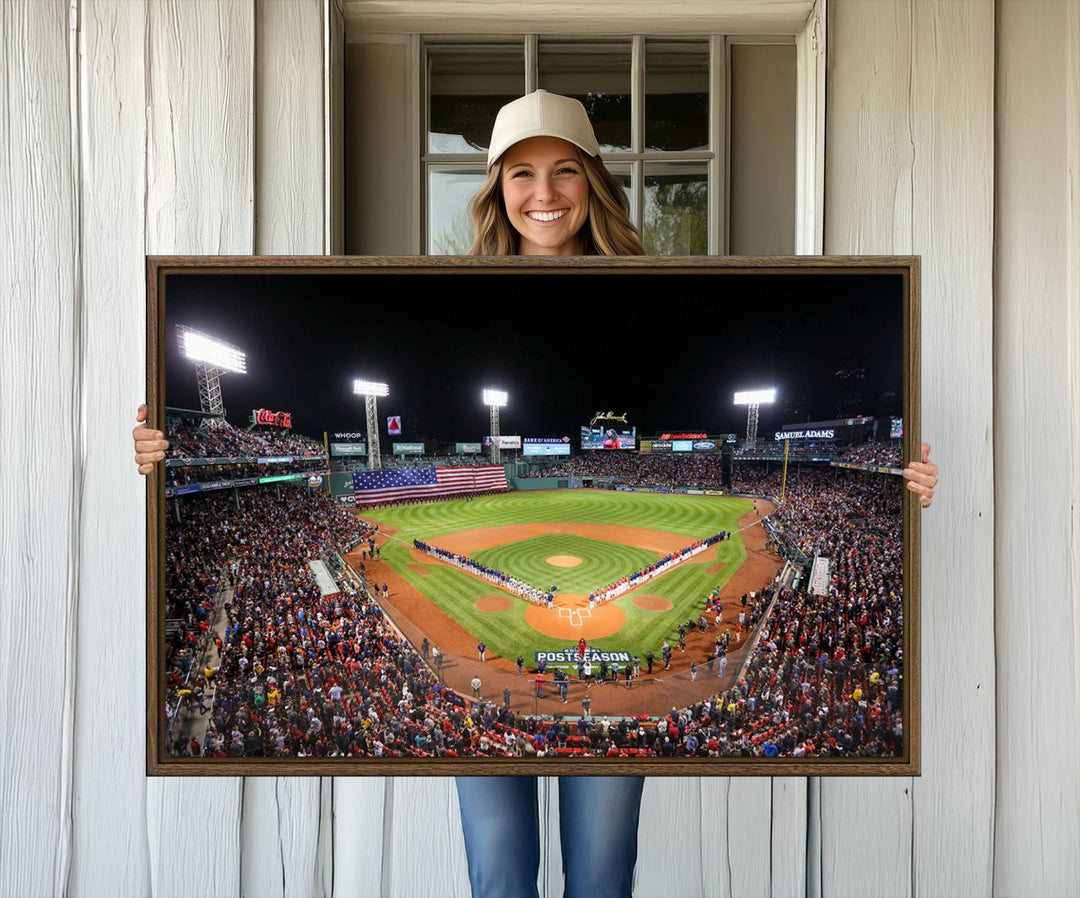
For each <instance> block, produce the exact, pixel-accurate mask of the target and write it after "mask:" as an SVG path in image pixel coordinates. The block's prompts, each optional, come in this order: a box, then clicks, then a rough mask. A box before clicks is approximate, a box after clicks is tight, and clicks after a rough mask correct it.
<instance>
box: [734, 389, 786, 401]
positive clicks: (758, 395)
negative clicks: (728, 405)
mask: <svg viewBox="0 0 1080 898" xmlns="http://www.w3.org/2000/svg"><path fill="white" fill-rule="evenodd" d="M775 401H776V388H775V387H770V388H769V389H767V390H740V391H739V392H737V393H736V394H735V404H736V405H758V404H759V403H762V402H766V403H767V402H775Z"/></svg>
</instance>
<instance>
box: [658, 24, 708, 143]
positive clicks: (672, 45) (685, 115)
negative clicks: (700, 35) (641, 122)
mask: <svg viewBox="0 0 1080 898" xmlns="http://www.w3.org/2000/svg"><path fill="white" fill-rule="evenodd" d="M645 149H646V151H648V152H652V151H663V150H707V149H709V44H708V42H707V41H646V43H645Z"/></svg>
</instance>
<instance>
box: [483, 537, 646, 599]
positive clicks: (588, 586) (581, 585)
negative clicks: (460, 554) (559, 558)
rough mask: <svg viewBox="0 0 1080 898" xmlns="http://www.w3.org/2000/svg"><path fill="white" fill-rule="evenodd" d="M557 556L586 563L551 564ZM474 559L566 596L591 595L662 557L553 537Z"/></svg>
mask: <svg viewBox="0 0 1080 898" xmlns="http://www.w3.org/2000/svg"><path fill="white" fill-rule="evenodd" d="M554 555H573V556H575V557H577V558H580V559H581V562H582V563H581V564H579V565H577V566H576V567H559V566H557V565H553V564H548V561H547V559H548V558H550V557H552V556H554ZM471 557H472V558H473V559H475V560H476V561H479V562H480V563H481V564H483V565H486V566H487V567H493V568H495V569H496V570H500V571H507V572H508V573H512V574H513V575H514V576H515V577H517V578H518V579H520V580H524V581H525V582H526V583H529V584H531V585H533V586H536V587H537V588H539V589H547V588H548V587H550V586H552V585H554V586H558V587H559V589H560V590H561V591H562V592H577V593H583V594H585V595H588V594H589V593H590V592H595V591H596V590H597V589H599V588H600V587H602V586H607V585H608V584H609V583H614V582H615V581H616V580H618V579H619V578H620V577H625V576H626V574H628V573H633V572H634V571H639V570H641V569H642V568H643V567H645V566H646V565H648V564H650V563H652V562H654V561H656V560H657V559H658V558H659V557H660V556H659V555H658V554H657V553H656V552H650V551H648V550H646V549H638V548H636V547H634V546H621V545H617V544H616V543H606V542H601V541H600V540H595V539H588V538H586V537H583V536H575V535H574V534H572V533H553V534H551V535H550V536H538V537H536V538H534V539H523V540H521V541H519V542H516V543H510V544H509V545H505V546H499V547H498V548H495V549H485V550H484V551H482V552H476V553H474V554H473V555H472V556H471Z"/></svg>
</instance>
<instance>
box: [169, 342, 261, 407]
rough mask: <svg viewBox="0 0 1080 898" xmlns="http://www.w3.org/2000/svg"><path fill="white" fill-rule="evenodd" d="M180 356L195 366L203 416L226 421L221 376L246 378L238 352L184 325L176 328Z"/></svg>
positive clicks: (244, 363) (245, 367) (242, 355)
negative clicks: (206, 413) (216, 417)
mask: <svg viewBox="0 0 1080 898" xmlns="http://www.w3.org/2000/svg"><path fill="white" fill-rule="evenodd" d="M176 336H177V340H178V341H179V343H180V352H182V353H183V354H184V356H185V357H186V358H189V359H191V360H192V361H193V362H194V363H195V376H196V377H197V378H198V380H199V405H200V406H201V408H202V410H203V411H204V412H209V413H210V414H212V415H218V416H220V417H222V418H224V417H225V406H224V405H223V404H222V402H221V375H222V374H230V373H232V374H247V362H246V359H245V356H244V353H242V352H241V351H240V350H239V349H237V348H236V347H235V346H233V345H232V344H231V343H225V342H224V341H222V340H218V339H215V338H214V337H211V336H209V335H207V334H204V333H200V332H199V331H197V330H195V329H194V328H191V327H188V326H187V325H186V324H178V325H177V326H176Z"/></svg>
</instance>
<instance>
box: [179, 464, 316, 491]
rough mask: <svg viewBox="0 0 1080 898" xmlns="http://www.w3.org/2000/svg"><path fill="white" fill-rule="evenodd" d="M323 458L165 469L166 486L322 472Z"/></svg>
mask: <svg viewBox="0 0 1080 898" xmlns="http://www.w3.org/2000/svg"><path fill="white" fill-rule="evenodd" d="M325 470H326V459H325V458H302V459H298V460H297V461H294V462H278V463H274V464H270V465H259V464H239V465H185V466H183V467H167V468H165V485H166V486H184V485H186V484H189V483H213V482H215V481H217V482H228V481H232V480H244V479H249V478H253V477H276V476H278V475H280V474H297V473H303V472H308V471H312V472H320V473H321V472H323V471H325Z"/></svg>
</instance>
